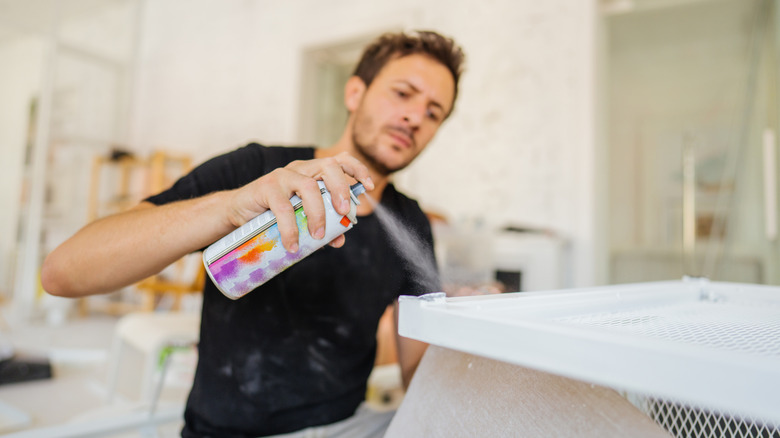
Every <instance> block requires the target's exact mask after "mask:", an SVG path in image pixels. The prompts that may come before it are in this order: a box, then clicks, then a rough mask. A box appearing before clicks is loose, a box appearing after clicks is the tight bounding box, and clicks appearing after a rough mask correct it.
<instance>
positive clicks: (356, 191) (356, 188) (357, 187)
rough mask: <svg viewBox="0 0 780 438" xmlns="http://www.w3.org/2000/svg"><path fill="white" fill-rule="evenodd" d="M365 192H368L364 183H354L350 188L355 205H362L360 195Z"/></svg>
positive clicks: (350, 194)
mask: <svg viewBox="0 0 780 438" xmlns="http://www.w3.org/2000/svg"><path fill="white" fill-rule="evenodd" d="M363 193H366V188H365V187H363V183H357V184H354V185H352V186H351V187H350V188H349V197H350V198H352V202H354V203H355V205H360V201H358V196H360V195H362V194H363Z"/></svg>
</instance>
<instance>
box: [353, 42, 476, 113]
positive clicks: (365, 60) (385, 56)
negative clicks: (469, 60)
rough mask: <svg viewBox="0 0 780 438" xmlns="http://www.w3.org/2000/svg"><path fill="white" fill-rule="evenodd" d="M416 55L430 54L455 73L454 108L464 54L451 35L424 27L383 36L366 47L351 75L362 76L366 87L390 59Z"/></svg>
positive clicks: (453, 74)
mask: <svg viewBox="0 0 780 438" xmlns="http://www.w3.org/2000/svg"><path fill="white" fill-rule="evenodd" d="M414 54H422V55H427V56H429V57H431V58H432V59H434V60H436V61H438V62H440V63H441V64H442V65H443V66H445V67H447V69H448V70H449V71H450V73H452V78H453V79H454V81H455V90H454V94H453V97H452V107H453V108H454V107H455V99H457V97H458V80H460V75H461V73H462V72H463V60H464V58H465V55H464V54H463V50H462V49H461V48H460V47H459V46H457V45H456V44H455V41H453V40H452V38H446V37H444V36H442V35H440V34H438V33H436V32H433V31H425V30H423V31H415V32H411V33H406V32H399V33H386V34H383V35H381V36H380V37H379V38H377V39H376V40H374V42H372V43H371V44H369V45H368V47H366V48H365V50H364V51H363V56H362V57H361V58H360V62H358V65H357V67H356V68H355V72H354V73H352V75H353V76H357V77H359V78H360V79H362V80H363V83H364V84H366V86H369V85H371V82H372V81H373V80H374V78H375V77H376V75H377V74H379V71H380V70H382V68H383V67H384V66H385V65H386V64H387V63H388V62H389V61H390V60H392V59H396V58H403V57H404V56H409V55H414ZM450 113H452V109H450Z"/></svg>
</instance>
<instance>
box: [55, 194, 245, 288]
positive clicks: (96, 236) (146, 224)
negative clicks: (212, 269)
mask: <svg viewBox="0 0 780 438" xmlns="http://www.w3.org/2000/svg"><path fill="white" fill-rule="evenodd" d="M227 193H228V192H220V193H214V194H211V195H208V196H204V197H202V198H196V199H191V200H186V201H180V202H174V203H171V204H167V205H163V206H159V207H158V206H154V205H152V204H150V203H142V204H140V205H139V206H137V207H135V208H133V209H132V210H129V211H127V212H124V213H119V214H116V215H113V216H109V217H106V218H103V219H100V220H98V221H95V222H93V223H91V224H89V225H87V226H86V227H84V228H83V229H81V230H80V231H79V232H78V233H76V234H75V235H74V236H73V237H71V238H70V239H68V240H67V241H66V242H64V243H63V244H62V245H60V246H59V247H58V248H57V249H55V250H54V251H53V252H52V253H51V254H49V255H48V257H46V260H45V261H44V264H43V268H42V271H41V282H42V284H43V288H44V289H45V290H46V291H47V292H49V293H50V294H53V295H59V296H66V297H79V296H85V295H93V294H99V293H106V292H110V291H114V290H117V289H120V288H122V287H125V286H128V285H130V284H133V283H135V282H137V281H140V280H142V279H144V278H146V277H148V276H150V275H153V274H156V273H158V272H160V271H161V270H162V269H164V268H165V267H166V266H168V265H169V264H171V263H173V262H174V261H176V260H178V259H179V258H180V257H182V256H184V255H186V254H188V253H190V252H192V251H196V250H198V249H200V248H202V247H204V246H207V245H209V244H211V243H212V242H214V241H216V240H217V239H218V238H220V237H221V236H223V235H225V234H227V233H228V232H230V231H231V230H232V226H231V224H230V221H229V220H227V219H226V215H225V214H223V213H222V212H223V211H224V202H223V199H222V198H223V197H224V196H226V194H227Z"/></svg>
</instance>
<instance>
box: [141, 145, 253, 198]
mask: <svg viewBox="0 0 780 438" xmlns="http://www.w3.org/2000/svg"><path fill="white" fill-rule="evenodd" d="M262 151H263V147H262V146H259V145H256V144H250V145H247V146H244V147H242V148H239V149H236V150H234V151H231V152H228V153H226V154H222V155H219V156H217V157H214V158H212V159H210V160H208V161H206V162H204V163H203V164H201V165H199V166H198V167H196V168H195V169H193V170H192V171H191V172H190V173H188V174H187V175H184V176H183V177H181V178H179V180H178V181H176V182H175V183H174V184H173V186H171V187H170V188H169V189H167V190H165V191H163V192H161V193H158V194H156V195H154V196H150V197H148V198H146V199H145V201H147V202H151V203H152V204H155V205H163V204H167V203H170V202H175V201H181V200H185V199H192V198H197V197H200V196H204V195H208V194H209V193H213V192H218V191H221V190H231V189H235V188H238V187H241V186H243V185H245V184H247V183H249V182H251V181H253V180H254V179H255V178H259V177H260V176H262V175H263V169H264V162H263V161H264V160H263V154H262Z"/></svg>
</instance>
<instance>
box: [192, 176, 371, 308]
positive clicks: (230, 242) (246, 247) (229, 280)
mask: <svg viewBox="0 0 780 438" xmlns="http://www.w3.org/2000/svg"><path fill="white" fill-rule="evenodd" d="M318 183H319V185H320V193H321V195H322V201H323V203H324V205H325V237H323V238H322V239H320V240H317V239H315V238H313V237H312V236H311V235H310V234H309V231H308V230H309V229H308V226H307V219H306V214H305V213H304V211H303V201H302V200H301V198H299V197H298V196H293V197H292V198H290V203H292V205H293V208H294V209H295V220H296V223H297V224H298V251H297V252H294V253H291V252H287V250H286V249H284V246H282V238H281V235H280V234H279V226H278V225H277V223H276V216H275V215H274V213H273V212H272V211H271V210H268V211H266V212H265V213H263V214H260V215H259V216H257V217H255V218H254V219H252V220H250V221H249V222H247V223H245V224H244V225H242V226H240V227H238V228H237V229H236V230H234V231H233V232H231V233H230V234H228V235H226V236H225V237H223V238H221V239H219V240H218V241H216V242H214V243H213V244H212V245H211V246H209V247H208V248H206V250H205V251H203V265H204V266H205V267H206V272H207V273H208V275H209V277H210V278H211V280H212V281H213V282H214V284H215V285H216V286H217V288H218V289H219V290H220V291H221V292H222V293H223V294H225V296H227V297H228V298H230V299H234V300H235V299H238V298H241V297H243V296H244V295H246V294H247V293H249V292H251V291H252V290H254V289H255V288H256V287H258V286H260V285H262V284H263V283H265V282H266V281H268V280H270V279H271V278H273V277H274V276H276V275H277V274H278V273H280V272H282V271H284V270H285V269H287V268H288V267H290V266H292V265H293V264H295V263H297V262H299V261H300V260H302V259H303V258H305V257H306V256H308V255H309V254H311V253H313V252H314V251H316V250H317V249H319V248H321V247H323V246H324V245H326V244H327V243H328V242H330V241H331V240H333V239H335V238H336V237H338V236H340V235H342V234H344V233H345V232H347V230H349V229H351V228H352V226H353V225H354V224H356V223H357V215H356V213H357V206H358V205H360V201H358V198H357V197H358V196H360V194H362V193H365V191H366V189H365V188H364V187H363V184H361V183H357V184H355V185H353V186H352V187H350V194H349V197H350V209H349V213H348V214H347V215H346V216H343V215H341V214H339V213H337V212H336V210H335V209H334V208H333V201H332V200H331V195H330V192H329V191H328V189H327V188H325V183H323V182H322V181H318Z"/></svg>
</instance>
